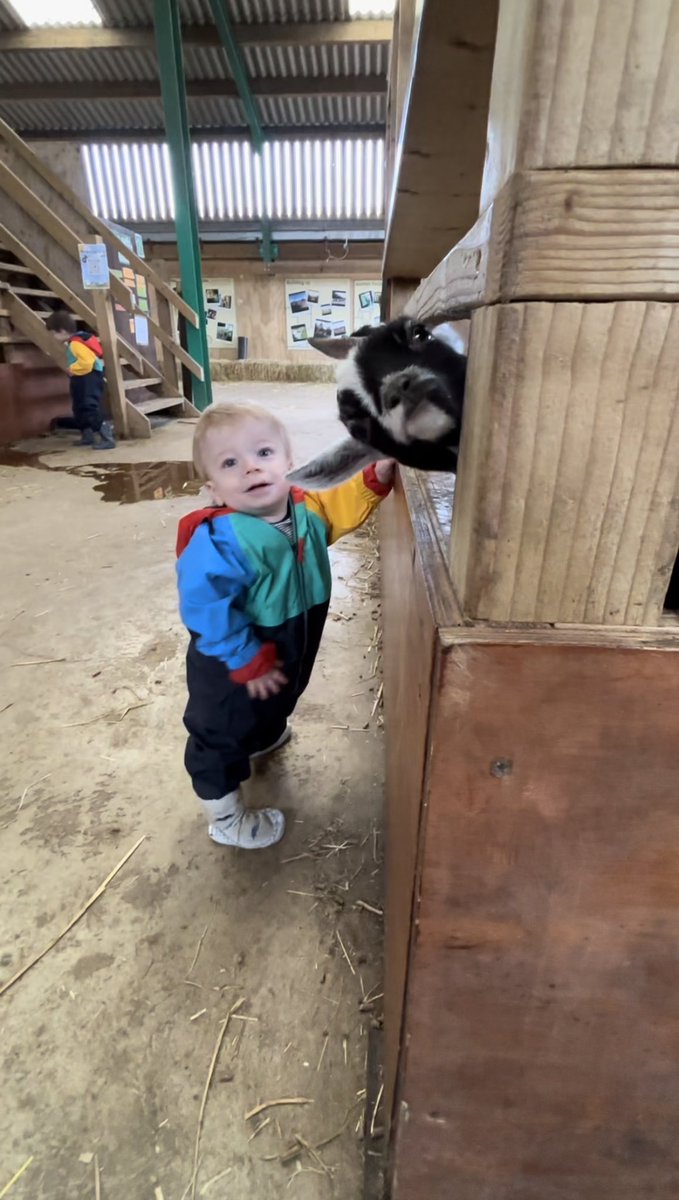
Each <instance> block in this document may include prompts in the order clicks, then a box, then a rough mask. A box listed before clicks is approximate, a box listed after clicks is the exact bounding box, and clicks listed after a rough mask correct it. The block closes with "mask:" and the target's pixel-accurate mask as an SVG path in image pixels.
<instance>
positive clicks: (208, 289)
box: [203, 279, 238, 350]
mask: <svg viewBox="0 0 679 1200" xmlns="http://www.w3.org/2000/svg"><path fill="white" fill-rule="evenodd" d="M203 304H204V310H205V327H206V329H207V341H208V346H213V347H215V348H219V349H222V350H224V349H230V348H231V347H233V348H234V349H235V348H236V347H237V345H238V329H237V325H236V291H235V288H234V282H233V279H204V280H203Z"/></svg>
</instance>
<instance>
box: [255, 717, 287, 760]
mask: <svg viewBox="0 0 679 1200" xmlns="http://www.w3.org/2000/svg"><path fill="white" fill-rule="evenodd" d="M291 737H292V729H291V728H290V726H289V725H286V726H285V729H284V730H283V732H282V734H281V736H280V737H279V738H276V741H275V742H272V743H271V745H270V746H265V747H264V749H263V750H255V752H254V754H251V755H250V762H253V761H254V759H256V758H264V755H265V754H273V753H274V751H275V750H280V749H281V747H282V746H287V744H288V742H289V741H290V738H291Z"/></svg>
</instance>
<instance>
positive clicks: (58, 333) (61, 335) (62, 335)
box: [52, 329, 73, 342]
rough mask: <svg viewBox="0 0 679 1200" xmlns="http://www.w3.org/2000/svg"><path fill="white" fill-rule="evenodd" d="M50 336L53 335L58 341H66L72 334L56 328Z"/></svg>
mask: <svg viewBox="0 0 679 1200" xmlns="http://www.w3.org/2000/svg"><path fill="white" fill-rule="evenodd" d="M52 336H53V337H55V338H56V339H57V341H58V342H67V341H68V339H69V338H70V337H72V336H73V334H71V333H67V332H66V330H65V329H58V330H55V332H54V334H53V335H52Z"/></svg>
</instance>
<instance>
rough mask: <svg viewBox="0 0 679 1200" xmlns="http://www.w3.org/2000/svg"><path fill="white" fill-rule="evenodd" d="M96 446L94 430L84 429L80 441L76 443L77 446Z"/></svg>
mask: <svg viewBox="0 0 679 1200" xmlns="http://www.w3.org/2000/svg"><path fill="white" fill-rule="evenodd" d="M93 445H94V430H93V429H83V430H81V432H80V441H79V442H76V446H93Z"/></svg>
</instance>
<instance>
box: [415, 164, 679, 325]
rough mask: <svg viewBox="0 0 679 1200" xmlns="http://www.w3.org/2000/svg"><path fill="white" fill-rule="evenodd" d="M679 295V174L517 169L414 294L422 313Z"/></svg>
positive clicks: (453, 313)
mask: <svg viewBox="0 0 679 1200" xmlns="http://www.w3.org/2000/svg"><path fill="white" fill-rule="evenodd" d="M617 298H620V299H674V300H679V172H677V171H669V170H659V169H653V168H646V169H644V170H633V169H629V170H615V169H612V170H609V171H592V170H588V169H584V170H583V169H579V170H578V169H576V170H572V171H526V172H523V173H521V174H517V175H514V176H512V178H511V179H510V180H509V181H508V182H507V183H506V184H505V186H504V187H503V189H502V191H501V192H500V193H499V194H498V196H497V197H496V199H495V201H494V202H493V204H491V205H490V206H489V208H488V209H487V210H486V212H485V213H484V214H483V216H482V217H480V218H479V220H478V221H477V222H476V224H475V225H474V227H473V228H472V229H471V230H470V232H469V233H468V234H467V236H466V237H464V238H462V240H461V241H460V242H458V244H457V246H455V248H454V249H453V250H451V252H450V254H448V255H447V256H446V257H445V258H444V259H443V261H442V262H441V263H439V265H438V266H437V267H435V268H434V270H433V271H432V273H431V275H429V276H428V278H427V279H425V280H423V282H422V284H421V285H420V287H419V288H418V289H417V291H416V292H415V294H414V295H413V297H412V298H411V300H410V302H409V304H408V307H407V311H408V312H409V313H410V314H411V315H414V316H415V315H416V316H417V317H419V318H420V319H421V320H434V319H435V318H439V319H445V318H453V317H456V316H460V315H464V314H465V313H467V312H469V311H470V310H471V309H472V308H476V307H478V306H479V305H483V304H495V303H497V302H498V301H500V302H504V301H510V300H533V299H535V300H537V299H549V300H568V299H574V300H615V299H617Z"/></svg>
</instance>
